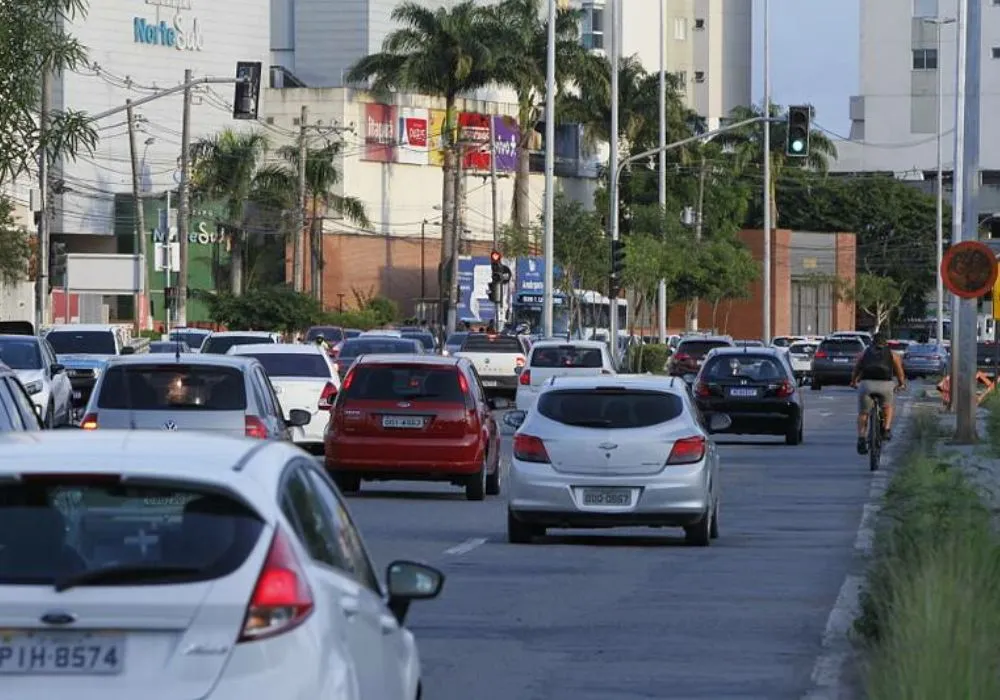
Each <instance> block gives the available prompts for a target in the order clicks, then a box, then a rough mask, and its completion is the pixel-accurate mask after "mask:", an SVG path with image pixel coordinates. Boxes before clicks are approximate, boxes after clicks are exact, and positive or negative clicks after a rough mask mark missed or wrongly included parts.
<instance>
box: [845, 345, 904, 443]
mask: <svg viewBox="0 0 1000 700" xmlns="http://www.w3.org/2000/svg"><path fill="white" fill-rule="evenodd" d="M851 386H852V387H857V388H858V454H859V455H863V454H867V453H868V412H869V411H870V410H871V407H872V403H871V402H872V399H871V397H872V395H875V396H878V397H880V398H881V399H882V406H883V412H882V435H883V439H884V440H885V441H886V442H888V441H889V440H891V439H892V416H893V413H894V412H895V410H894V409H895V406H894V403H895V401H894V399H895V395H894V392H895V389H896V386H899V388H900V389H902V388H905V387H906V373H905V372H903V365H902V363H900V361H899V358H898V357H896V355H895V353H893V352H892V350H890V349H889V346H888V344H887V342H886V337H885V333H884V332H883V331H878V332H877V333H876V334H875V338H874V339H873V341H872V344H871V345H869V346H868V348H867V349H866V350H865V351H864V353H863V354H862V355H861V358H860V359H859V360H858V364H857V365H855V367H854V374H852V375H851Z"/></svg>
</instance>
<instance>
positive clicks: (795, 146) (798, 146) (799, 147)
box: [792, 139, 806, 153]
mask: <svg viewBox="0 0 1000 700" xmlns="http://www.w3.org/2000/svg"><path fill="white" fill-rule="evenodd" d="M805 147H806V145H805V144H804V143H803V142H802V141H801V140H798V139H796V140H795V141H792V150H793V151H795V152H796V153H802V151H803V150H805Z"/></svg>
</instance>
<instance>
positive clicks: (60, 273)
mask: <svg viewBox="0 0 1000 700" xmlns="http://www.w3.org/2000/svg"><path fill="white" fill-rule="evenodd" d="M57 279H58V280H59V281H60V284H62V283H63V281H64V280H65V279H66V244H65V243H53V244H52V245H51V247H50V249H49V284H55V281H56V280H57Z"/></svg>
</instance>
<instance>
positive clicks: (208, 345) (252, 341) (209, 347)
mask: <svg viewBox="0 0 1000 700" xmlns="http://www.w3.org/2000/svg"><path fill="white" fill-rule="evenodd" d="M273 342H274V339H273V338H272V337H271V336H260V335H217V336H209V337H208V340H206V341H205V346H204V347H203V348H202V349H201V351H202V352H203V353H206V354H208V355H225V354H226V353H227V352H229V348H231V347H234V346H236V345H259V344H261V343H273Z"/></svg>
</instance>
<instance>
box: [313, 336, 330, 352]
mask: <svg viewBox="0 0 1000 700" xmlns="http://www.w3.org/2000/svg"><path fill="white" fill-rule="evenodd" d="M315 342H316V345H318V346H319V347H320V349H321V350H322V351H323V352H325V353H327V354H330V344H329V343H328V342H326V337H325V336H324V335H323V334H322V333H320V334H319V335H317V336H316V341H315Z"/></svg>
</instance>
